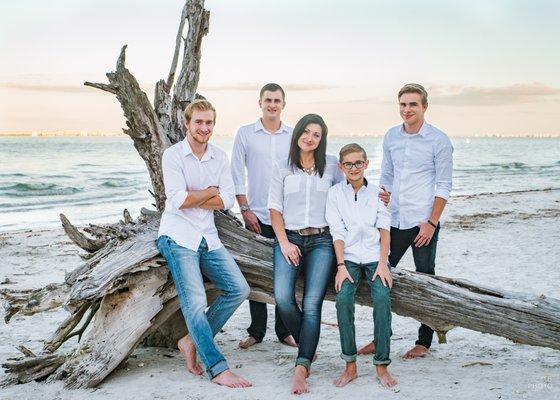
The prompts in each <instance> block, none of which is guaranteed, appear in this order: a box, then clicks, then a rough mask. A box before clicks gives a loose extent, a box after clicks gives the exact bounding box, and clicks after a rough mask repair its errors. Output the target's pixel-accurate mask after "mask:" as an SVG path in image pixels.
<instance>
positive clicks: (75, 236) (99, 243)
mask: <svg viewBox="0 0 560 400" xmlns="http://www.w3.org/2000/svg"><path fill="white" fill-rule="evenodd" d="M60 220H61V221H62V227H63V228H64V232H66V235H67V236H68V237H69V238H70V240H72V241H73V242H74V243H75V244H76V246H78V247H80V248H81V249H84V250H85V251H89V252H94V251H97V250H99V249H100V248H102V247H103V246H105V245H106V244H107V240H102V239H90V238H88V237H86V236H85V235H84V234H83V233H81V232H80V231H79V230H78V228H76V227H75V226H74V225H72V224H71V223H70V221H69V220H68V218H66V216H65V215H64V214H60Z"/></svg>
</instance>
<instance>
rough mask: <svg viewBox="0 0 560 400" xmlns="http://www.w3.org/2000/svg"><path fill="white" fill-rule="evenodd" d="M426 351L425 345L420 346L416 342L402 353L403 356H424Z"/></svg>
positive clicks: (409, 357) (408, 357)
mask: <svg viewBox="0 0 560 400" xmlns="http://www.w3.org/2000/svg"><path fill="white" fill-rule="evenodd" d="M428 351H429V350H428V349H427V348H426V347H424V346H422V345H421V344H417V345H416V346H414V347H413V348H412V349H410V350H408V351H407V352H406V353H405V354H404V356H403V358H407V359H411V358H420V357H424V356H425V355H426V354H428Z"/></svg>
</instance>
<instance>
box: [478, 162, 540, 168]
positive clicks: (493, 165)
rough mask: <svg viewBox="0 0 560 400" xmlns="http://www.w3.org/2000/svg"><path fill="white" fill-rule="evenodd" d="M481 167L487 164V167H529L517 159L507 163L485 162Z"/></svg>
mask: <svg viewBox="0 0 560 400" xmlns="http://www.w3.org/2000/svg"><path fill="white" fill-rule="evenodd" d="M482 166H483V167H485V166H488V167H499V168H503V169H511V168H513V169H525V168H529V165H527V164H525V163H523V162H519V161H513V162H509V163H490V164H485V165H482Z"/></svg>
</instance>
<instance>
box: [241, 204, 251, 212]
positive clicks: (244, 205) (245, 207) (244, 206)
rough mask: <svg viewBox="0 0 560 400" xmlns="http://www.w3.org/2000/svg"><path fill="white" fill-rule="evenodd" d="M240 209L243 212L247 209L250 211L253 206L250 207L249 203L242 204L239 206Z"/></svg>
mask: <svg viewBox="0 0 560 400" xmlns="http://www.w3.org/2000/svg"><path fill="white" fill-rule="evenodd" d="M239 209H240V210H241V212H245V211H249V210H250V209H251V207H249V205H248V204H243V205H242V206H239Z"/></svg>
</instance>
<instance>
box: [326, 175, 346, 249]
mask: <svg viewBox="0 0 560 400" xmlns="http://www.w3.org/2000/svg"><path fill="white" fill-rule="evenodd" d="M336 192H337V188H336V187H334V186H332V187H331V188H330V189H329V193H328V194H327V207H326V209H325V219H326V220H327V224H329V231H330V233H331V235H332V238H333V242H334V241H335V240H342V241H343V242H344V241H345V240H346V234H347V233H348V230H347V229H346V225H344V221H343V220H342V216H341V215H340V210H339V209H338V205H337V204H338V202H337V201H336V197H337V196H336Z"/></svg>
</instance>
